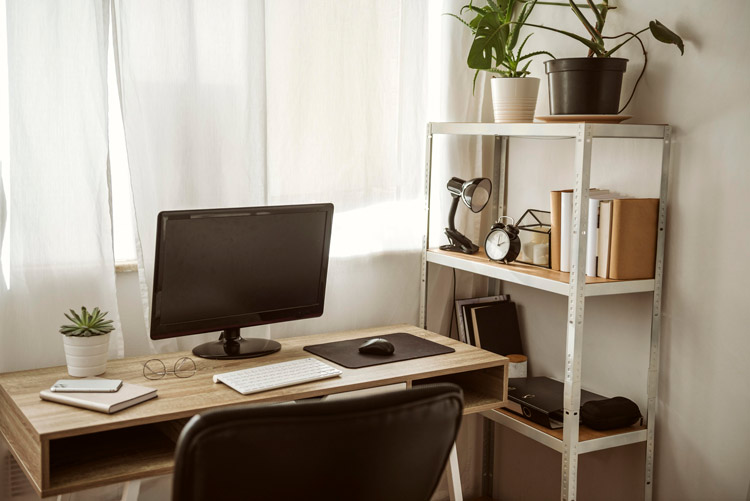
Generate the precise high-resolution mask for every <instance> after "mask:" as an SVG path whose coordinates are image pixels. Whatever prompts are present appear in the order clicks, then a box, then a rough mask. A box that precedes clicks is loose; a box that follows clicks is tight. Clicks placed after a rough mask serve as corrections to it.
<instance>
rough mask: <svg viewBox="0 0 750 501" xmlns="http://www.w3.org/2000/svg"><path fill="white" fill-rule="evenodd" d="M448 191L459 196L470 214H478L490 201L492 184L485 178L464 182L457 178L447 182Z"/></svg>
mask: <svg viewBox="0 0 750 501" xmlns="http://www.w3.org/2000/svg"><path fill="white" fill-rule="evenodd" d="M448 191H449V192H450V193H451V194H452V195H455V196H460V197H461V200H463V202H464V204H466V207H468V208H469V210H471V212H480V211H481V210H482V209H484V207H485V205H487V202H489V201H490V193H491V192H492V182H491V181H490V180H489V179H487V178H486V177H477V178H474V179H470V180H468V181H464V180H463V179H459V178H457V177H454V178H451V180H450V181H448Z"/></svg>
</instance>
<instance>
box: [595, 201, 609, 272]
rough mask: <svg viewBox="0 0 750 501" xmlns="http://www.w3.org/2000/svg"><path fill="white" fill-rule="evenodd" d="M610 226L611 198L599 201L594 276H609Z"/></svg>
mask: <svg viewBox="0 0 750 501" xmlns="http://www.w3.org/2000/svg"><path fill="white" fill-rule="evenodd" d="M611 227H612V200H600V201H599V231H598V232H597V244H596V254H597V262H596V276H597V277H601V278H607V277H608V276H609V249H610V241H611Z"/></svg>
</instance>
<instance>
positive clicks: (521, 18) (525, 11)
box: [508, 0, 537, 51]
mask: <svg viewBox="0 0 750 501" xmlns="http://www.w3.org/2000/svg"><path fill="white" fill-rule="evenodd" d="M536 2H537V0H532V1H531V2H529V3H526V4H524V6H523V8H522V9H521V13H520V14H519V15H518V21H517V22H516V23H514V24H513V28H514V29H513V32H512V34H511V36H510V42H508V51H511V50H513V48H514V47H515V46H516V44H517V43H518V37H519V36H520V34H521V27H523V25H524V23H526V20H527V19H528V18H529V15H530V14H531V11H532V10H534V6H535V5H536ZM528 38H529V37H528V36H527V37H526V39H528ZM519 50H520V49H519Z"/></svg>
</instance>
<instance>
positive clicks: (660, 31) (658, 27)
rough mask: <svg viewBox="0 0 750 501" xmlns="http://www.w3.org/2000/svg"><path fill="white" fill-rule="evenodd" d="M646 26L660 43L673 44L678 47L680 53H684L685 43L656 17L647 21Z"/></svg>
mask: <svg viewBox="0 0 750 501" xmlns="http://www.w3.org/2000/svg"><path fill="white" fill-rule="evenodd" d="M648 27H649V29H650V30H651V34H652V35H653V36H654V38H655V39H657V40H658V41H660V42H662V43H666V44H674V45H676V46H677V48H678V49H680V55H683V54H685V43H684V42H683V41H682V38H680V36H679V35H678V34H677V33H675V32H674V31H672V30H670V29H669V28H667V27H666V26H664V25H663V24H661V23H660V22H659V21H657V20H656V19H654V20H653V21H651V22H650V23H648Z"/></svg>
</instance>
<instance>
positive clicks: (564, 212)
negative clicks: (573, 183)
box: [560, 191, 573, 272]
mask: <svg viewBox="0 0 750 501" xmlns="http://www.w3.org/2000/svg"><path fill="white" fill-rule="evenodd" d="M560 195H561V196H560V271H565V272H570V238H571V236H572V232H573V192H571V191H564V192H562V193H561V194H560Z"/></svg>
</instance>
